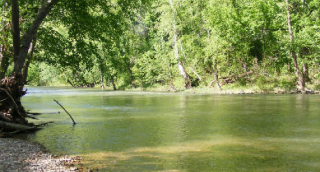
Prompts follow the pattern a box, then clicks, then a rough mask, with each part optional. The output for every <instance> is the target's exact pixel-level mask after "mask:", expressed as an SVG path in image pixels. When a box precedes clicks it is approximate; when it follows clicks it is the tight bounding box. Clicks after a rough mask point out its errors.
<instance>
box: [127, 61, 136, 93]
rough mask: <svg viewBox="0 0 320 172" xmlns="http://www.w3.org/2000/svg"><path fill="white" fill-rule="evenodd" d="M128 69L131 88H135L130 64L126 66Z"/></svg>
mask: <svg viewBox="0 0 320 172" xmlns="http://www.w3.org/2000/svg"><path fill="white" fill-rule="evenodd" d="M128 71H129V74H130V82H131V86H132V88H133V89H135V88H136V84H134V78H133V75H132V71H131V68H130V64H129V66H128Z"/></svg>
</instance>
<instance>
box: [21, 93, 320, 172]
mask: <svg viewBox="0 0 320 172" xmlns="http://www.w3.org/2000/svg"><path fill="white" fill-rule="evenodd" d="M28 90H29V91H28V94H27V95H26V96H24V97H23V99H22V102H23V105H24V106H25V108H26V109H30V110H31V111H32V112H57V111H61V113H60V114H44V115H41V116H40V117H39V118H40V119H41V120H40V122H46V121H54V122H55V123H53V124H49V125H48V126H46V127H45V128H44V129H43V130H41V131H38V132H37V133H35V134H29V135H26V136H25V137H26V139H28V140H31V141H37V142H40V143H41V144H43V145H44V146H45V147H47V148H48V149H49V150H50V151H51V152H52V153H53V154H58V155H59V154H60V155H80V156H82V157H83V159H84V163H85V166H87V167H89V168H99V169H100V170H101V171H191V172H193V171H194V172H198V171H199V172H200V171H201V172H202V171H318V170H319V169H320V106H319V105H320V96H319V95H197V94H181V93H148V92H124V91H116V92H113V91H101V90H97V89H71V88H57V87H51V88H50V87H29V88H28ZM53 99H56V100H58V101H59V102H60V103H61V104H62V105H63V106H64V107H65V108H66V109H67V110H68V111H69V112H70V113H71V114H72V116H73V118H74V119H75V121H76V122H77V123H78V124H76V125H73V124H72V121H71V119H70V118H69V117H68V115H67V114H66V113H64V112H63V110H62V109H61V108H60V107H59V106H58V105H57V104H56V103H55V102H54V101H53ZM33 122H35V123H38V122H39V121H33Z"/></svg>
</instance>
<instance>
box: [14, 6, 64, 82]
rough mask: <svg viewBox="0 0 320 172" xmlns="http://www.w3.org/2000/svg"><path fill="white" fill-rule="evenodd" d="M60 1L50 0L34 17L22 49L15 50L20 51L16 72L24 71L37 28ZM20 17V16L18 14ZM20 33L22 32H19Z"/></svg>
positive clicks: (15, 63)
mask: <svg viewBox="0 0 320 172" xmlns="http://www.w3.org/2000/svg"><path fill="white" fill-rule="evenodd" d="M12 1H17V0H12ZM58 1H59V0H51V1H48V2H47V3H46V4H45V5H44V6H42V7H41V9H40V10H39V12H38V14H37V16H36V18H35V19H34V21H33V22H32V24H31V26H30V27H29V29H28V30H27V32H26V33H25V35H24V36H23V39H22V40H23V41H22V45H21V47H20V49H18V50H16V49H15V51H19V56H18V58H16V59H14V68H13V72H14V73H21V72H22V68H23V66H24V63H25V61H26V57H27V54H28V50H29V47H30V44H31V42H32V39H33V38H34V35H36V34H37V30H38V28H39V27H40V25H41V23H42V22H43V20H44V19H45V18H46V17H47V15H48V14H49V12H50V11H51V9H52V8H53V6H54V5H55V4H57V3H58ZM18 19H19V16H18ZM15 34H16V35H17V33H15ZM19 34H20V32H19ZM15 48H16V47H15ZM25 77H27V76H25Z"/></svg>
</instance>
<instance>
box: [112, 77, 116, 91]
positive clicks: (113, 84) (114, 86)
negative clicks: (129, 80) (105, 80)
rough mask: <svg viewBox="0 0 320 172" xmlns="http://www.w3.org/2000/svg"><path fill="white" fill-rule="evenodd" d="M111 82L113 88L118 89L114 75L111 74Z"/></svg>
mask: <svg viewBox="0 0 320 172" xmlns="http://www.w3.org/2000/svg"><path fill="white" fill-rule="evenodd" d="M111 83H112V86H113V90H117V87H116V84H115V82H114V77H113V76H111Z"/></svg>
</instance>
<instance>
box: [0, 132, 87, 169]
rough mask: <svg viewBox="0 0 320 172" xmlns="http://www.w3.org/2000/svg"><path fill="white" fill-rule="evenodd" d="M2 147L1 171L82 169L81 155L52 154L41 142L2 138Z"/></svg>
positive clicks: (0, 157) (0, 150)
mask: <svg viewBox="0 0 320 172" xmlns="http://www.w3.org/2000/svg"><path fill="white" fill-rule="evenodd" d="M0 147H1V149H0V171H26V172H33V171H57V172H60V171H61V172H62V171H63V172H69V171H81V168H78V167H76V165H80V164H81V160H82V159H81V158H80V157H69V156H60V157H59V156H55V155H52V154H50V152H48V150H46V148H45V147H44V146H42V145H41V144H39V143H34V142H30V141H26V140H21V139H13V138H0Z"/></svg>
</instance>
